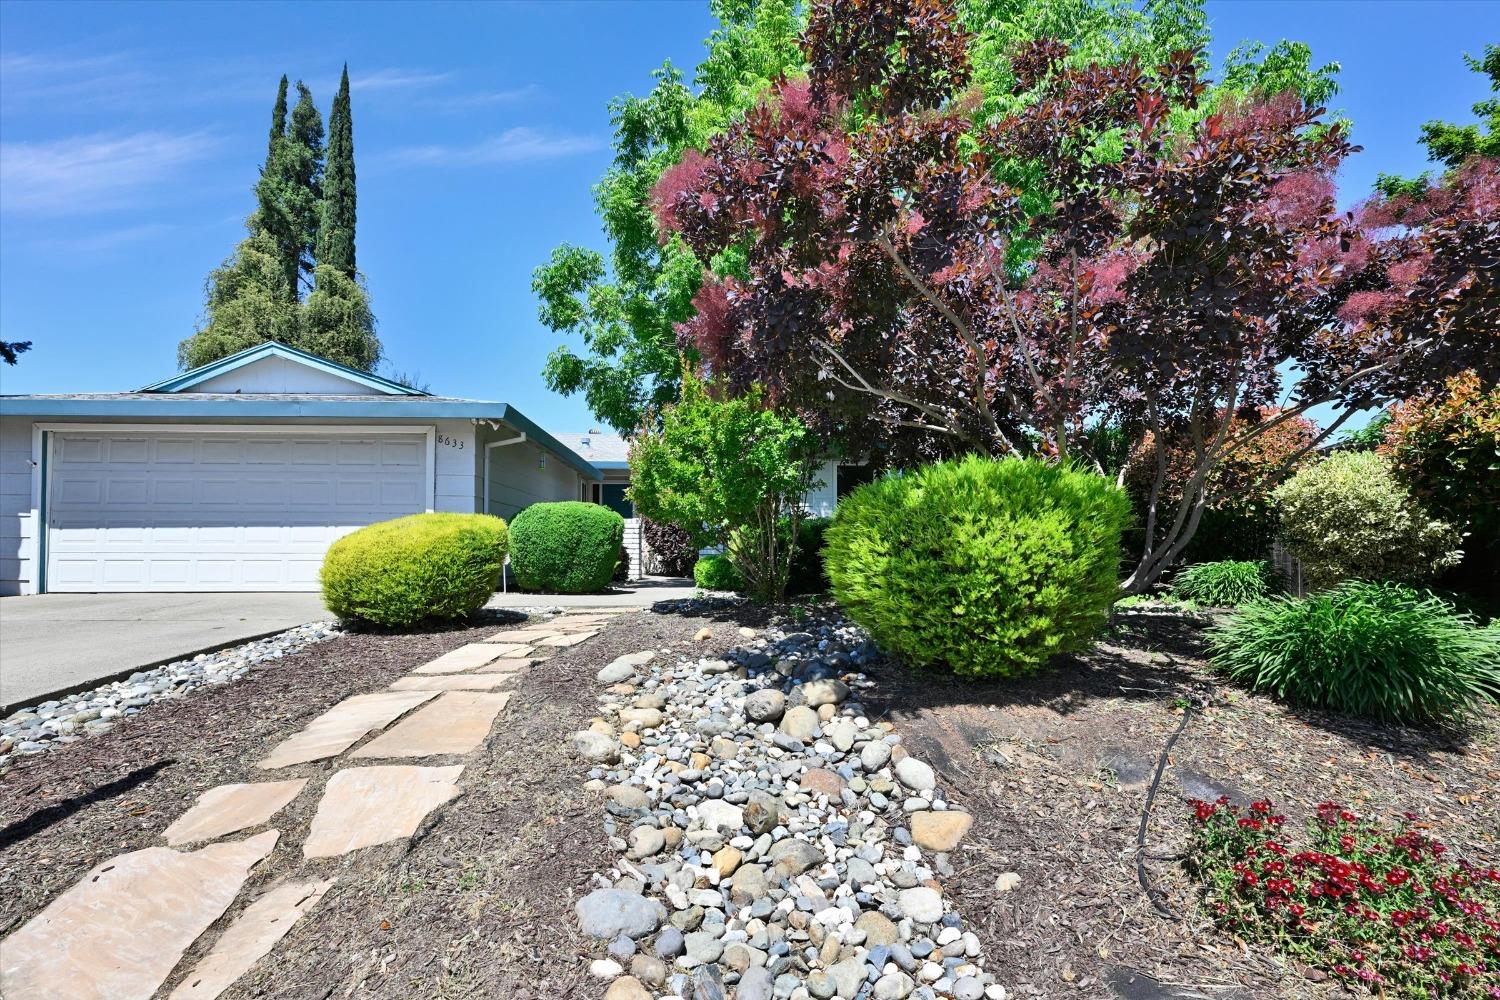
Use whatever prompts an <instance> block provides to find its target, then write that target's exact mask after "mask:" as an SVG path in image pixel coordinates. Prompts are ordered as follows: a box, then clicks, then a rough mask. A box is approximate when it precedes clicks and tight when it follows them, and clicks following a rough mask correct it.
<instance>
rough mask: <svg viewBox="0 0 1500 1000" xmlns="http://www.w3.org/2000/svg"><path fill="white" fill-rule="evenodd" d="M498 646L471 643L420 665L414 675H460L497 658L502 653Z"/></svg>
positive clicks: (488, 643) (497, 644) (485, 643)
mask: <svg viewBox="0 0 1500 1000" xmlns="http://www.w3.org/2000/svg"><path fill="white" fill-rule="evenodd" d="M500 646H501V644H500V643H494V642H471V643H469V644H468V645H467V646H459V647H458V648H457V649H452V650H449V651H448V652H446V653H444V654H443V655H442V656H439V657H438V658H437V659H435V660H433V661H432V662H431V663H424V664H422V665H421V666H420V667H418V668H417V669H416V670H415V671H414V673H418V674H461V673H463V672H464V671H465V670H473V669H474V668H475V667H482V666H484V665H485V664H486V663H489V662H490V661H491V660H493V659H495V658H496V657H498V656H499V655H500V654H501V653H502V652H503V650H502V649H500V648H499V647H500Z"/></svg>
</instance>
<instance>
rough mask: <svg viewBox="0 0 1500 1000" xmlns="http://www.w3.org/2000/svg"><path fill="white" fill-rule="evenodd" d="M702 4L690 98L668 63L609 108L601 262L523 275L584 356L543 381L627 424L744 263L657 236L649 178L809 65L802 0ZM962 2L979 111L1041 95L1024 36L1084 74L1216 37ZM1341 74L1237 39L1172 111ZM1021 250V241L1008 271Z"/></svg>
mask: <svg viewBox="0 0 1500 1000" xmlns="http://www.w3.org/2000/svg"><path fill="white" fill-rule="evenodd" d="M711 7H712V9H713V12H714V14H715V16H717V18H718V19H719V22H720V24H719V27H718V28H717V29H715V31H714V32H713V34H712V35H711V36H710V37H709V38H708V39H707V42H706V44H707V47H708V55H707V57H706V58H705V59H704V61H703V62H702V63H701V64H700V65H699V66H698V68H697V70H696V72H695V74H694V83H695V84H696V85H697V87H698V88H699V89H698V92H697V93H695V92H694V91H693V89H692V88H690V87H688V86H687V85H686V84H685V83H684V82H683V76H682V73H681V72H680V71H679V70H677V69H676V68H674V67H673V66H672V65H671V64H670V63H668V64H666V65H664V66H663V67H662V68H661V69H659V70H658V71H657V72H656V74H655V76H656V81H657V82H656V87H655V88H654V89H653V90H652V91H651V93H650V94H648V95H647V96H646V97H643V98H637V97H630V96H626V97H622V98H618V99H617V100H615V101H614V102H613V103H612V104H611V105H610V118H611V121H612V123H613V125H614V129H615V154H616V155H615V160H614V163H613V164H612V165H611V167H610V169H609V171H608V173H606V174H605V176H604V178H603V179H602V180H601V181H600V182H599V183H598V185H596V186H595V188H594V199H595V206H596V211H597V212H598V215H599V217H600V220H601V222H602V224H603V228H604V234H605V237H606V239H607V241H608V243H609V250H608V253H607V256H606V255H605V254H600V253H598V252H596V251H594V250H591V249H588V248H584V247H578V246H573V245H570V244H564V245H563V246H560V247H558V248H557V249H556V250H554V251H553V252H552V256H551V258H550V259H549V260H548V261H547V263H545V264H543V265H542V266H541V267H539V268H537V270H536V272H535V275H534V279H533V282H532V288H533V291H535V293H536V295H537V298H538V300H539V303H540V306H539V313H540V317H541V320H542V322H543V323H544V324H546V325H547V327H548V328H550V329H552V330H554V331H556V332H558V333H567V334H577V335H578V336H579V337H580V338H581V339H582V341H583V344H582V348H583V349H582V350H581V351H578V350H575V349H574V348H573V346H572V345H570V344H564V345H563V346H560V347H558V348H557V349H556V350H555V351H554V352H553V354H552V355H551V357H550V358H549V359H548V361H547V366H546V369H545V371H544V376H545V378H546V380H547V384H548V386H549V387H550V388H551V389H553V390H554V391H556V392H561V393H563V394H565V395H572V394H574V393H582V394H583V395H584V398H585V400H586V401H587V402H588V404H589V407H590V409H591V410H592V411H593V412H594V414H595V415H596V416H598V418H599V419H600V420H603V421H604V422H606V423H608V424H610V425H611V426H612V427H614V428H615V429H616V430H619V431H620V432H621V433H628V432H630V431H632V430H634V429H635V428H636V427H637V426H639V424H640V421H641V417H642V415H643V414H644V413H645V412H646V410H647V409H649V408H651V407H653V406H660V405H661V404H663V403H667V402H670V401H672V400H674V399H675V398H676V393H677V390H678V385H679V382H678V378H677V375H678V369H679V365H680V363H681V362H680V354H679V343H678V339H677V336H676V334H675V332H674V330H675V327H676V326H677V325H678V324H680V323H682V322H685V321H687V320H689V319H691V318H692V317H693V315H694V313H695V310H694V307H693V304H692V299H693V296H694V295H696V294H697V292H698V289H699V285H700V283H701V281H702V274H703V271H704V269H705V267H707V268H708V269H710V270H712V271H713V272H715V273H717V274H720V275H724V274H732V273H736V269H737V268H739V267H740V266H741V263H740V258H739V257H738V256H737V255H735V254H733V253H726V254H723V255H720V256H718V257H716V258H715V259H713V260H709V261H700V260H699V259H698V258H697V257H695V256H694V255H693V253H692V251H691V250H689V249H688V248H687V246H686V245H685V244H684V243H683V242H682V241H681V240H680V239H679V238H677V237H676V236H675V235H669V234H665V233H663V232H662V231H661V230H659V229H658V227H657V225H656V223H655V220H654V219H653V217H652V213H651V210H650V204H649V202H650V195H651V191H652V189H653V187H654V185H655V184H656V182H657V180H658V179H659V178H660V176H661V174H662V172H663V171H664V169H665V168H666V167H668V166H670V165H671V164H673V163H675V162H676V161H677V160H679V159H680V158H681V157H682V155H683V153H684V152H685V151H687V150H689V149H695V150H699V151H702V150H703V149H705V148H706V145H707V142H708V140H709V139H711V138H712V137H713V136H715V135H718V134H719V133H721V132H722V131H723V130H724V129H725V128H727V127H728V126H729V125H730V124H731V123H732V122H734V121H736V120H738V119H739V118H741V117H742V116H743V115H744V113H745V112H746V111H747V110H748V109H749V108H750V107H752V106H753V105H754V104H755V102H756V101H757V100H758V99H759V98H760V97H762V96H763V95H764V94H765V92H766V90H767V89H768V88H769V87H770V85H771V84H772V83H773V82H774V81H775V80H776V79H777V78H778V77H780V76H782V75H791V76H797V75H800V74H801V73H802V72H803V70H804V68H805V66H804V58H805V56H804V53H803V51H802V49H801V47H800V45H799V40H798V36H799V33H800V32H801V30H802V28H803V26H804V25H805V22H806V12H805V5H800V7H799V5H798V4H797V3H795V2H792V0H711ZM957 7H958V12H959V14H960V17H961V19H962V21H963V23H964V25H965V27H966V28H967V29H968V31H969V33H970V34H971V35H972V40H971V42H970V45H969V62H970V64H971V66H972V67H973V74H972V76H973V83H974V85H975V88H976V90H977V91H978V93H979V94H980V95H981V96H980V103H979V106H978V108H977V109H976V111H975V114H976V117H978V118H979V119H981V120H987V119H989V118H993V117H998V116H1001V115H1003V114H1007V113H1011V112H1014V111H1015V110H1017V109H1019V107H1021V106H1023V105H1024V104H1026V103H1028V102H1030V101H1032V100H1034V99H1035V95H1034V94H1032V93H1031V92H1029V91H1027V90H1025V89H1022V90H1021V91H1020V92H1015V90H1014V87H1015V74H1014V73H1013V71H1012V68H1011V62H1010V56H1011V54H1012V53H1013V52H1014V51H1015V50H1016V49H1017V47H1018V46H1020V45H1022V44H1024V43H1025V42H1029V41H1031V40H1034V39H1037V38H1056V39H1059V40H1061V41H1064V42H1066V43H1068V44H1069V46H1070V47H1071V48H1070V55H1069V60H1070V64H1076V65H1077V66H1080V67H1081V66H1086V65H1090V64H1093V63H1097V62H1109V63H1117V62H1122V61H1124V60H1126V59H1131V58H1134V59H1137V60H1138V61H1139V62H1140V64H1141V65H1142V66H1155V65H1158V64H1160V63H1163V62H1166V61H1167V59H1168V57H1169V56H1170V55H1171V53H1173V52H1174V51H1178V50H1183V49H1198V48H1201V47H1202V46H1204V45H1206V43H1207V42H1208V39H1209V32H1208V19H1207V15H1206V14H1205V12H1204V10H1203V0H1151V2H1149V3H1147V4H1145V5H1144V6H1141V5H1140V4H1138V3H1136V2H1135V0H958V4H957ZM858 8H859V4H858V3H855V4H854V5H853V6H851V8H850V11H851V13H850V16H851V17H856V16H861V14H860V10H859V9H858ZM1337 70H1338V65H1337V64H1336V63H1330V64H1328V65H1325V66H1321V67H1314V66H1313V65H1312V62H1311V53H1310V50H1308V48H1307V46H1305V45H1302V44H1301V43H1295V42H1281V43H1279V44H1277V45H1275V46H1273V47H1271V48H1270V49H1265V48H1264V47H1261V46H1257V45H1247V46H1242V47H1241V48H1239V49H1236V50H1235V52H1234V53H1233V54H1231V56H1230V59H1229V63H1228V64H1227V66H1226V74H1225V76H1226V80H1225V83H1223V84H1221V85H1220V86H1219V87H1218V88H1216V90H1215V93H1214V94H1213V95H1210V100H1207V101H1205V102H1204V103H1203V104H1202V105H1201V108H1202V110H1200V111H1195V112H1191V113H1189V112H1187V111H1185V110H1183V111H1181V112H1180V113H1179V117H1180V118H1183V120H1182V121H1178V122H1175V125H1176V126H1177V127H1179V128H1186V127H1188V125H1190V124H1191V120H1190V119H1193V118H1195V117H1199V116H1201V115H1202V114H1206V113H1208V109H1209V108H1211V107H1214V106H1216V105H1217V103H1218V102H1219V101H1221V100H1222V99H1224V98H1226V97H1230V96H1234V95H1241V96H1248V95H1250V94H1251V93H1257V92H1264V93H1274V92H1278V91H1280V90H1283V89H1287V88H1291V89H1294V90H1296V91H1297V92H1298V93H1300V94H1301V95H1302V96H1304V97H1306V98H1307V99H1309V100H1311V101H1313V102H1314V103H1319V102H1322V101H1324V100H1326V99H1327V98H1329V97H1331V96H1332V95H1333V94H1334V93H1336V91H1337V85H1336V83H1335V82H1334V76H1335V74H1336V73H1337ZM1107 144H1108V139H1107V138H1106V145H1107ZM1009 175H1010V176H1009V179H1010V180H1011V181H1012V182H1014V183H1016V184H1017V186H1018V187H1021V188H1022V189H1023V191H1025V192H1026V194H1025V197H1026V198H1027V199H1028V200H1029V201H1030V202H1032V203H1034V208H1035V210H1036V211H1037V212H1041V211H1043V210H1044V209H1045V208H1046V206H1047V205H1049V204H1050V192H1049V191H1047V189H1046V185H1045V183H1044V181H1045V171H1044V170H1043V168H1042V167H1041V166H1040V165H1039V164H1012V165H1010V168H1009ZM1030 249H1031V248H1030V247H1029V246H1028V245H1027V244H1026V242H1025V241H1017V243H1016V249H1015V254H1014V256H1015V258H1016V260H1015V263H1016V264H1017V265H1019V264H1020V263H1021V261H1022V259H1024V257H1025V256H1026V255H1027V254H1028V253H1029V251H1030ZM689 351H690V352H691V348H689Z"/></svg>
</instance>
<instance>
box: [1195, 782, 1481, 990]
mask: <svg viewBox="0 0 1500 1000" xmlns="http://www.w3.org/2000/svg"><path fill="white" fill-rule="evenodd" d="M1192 806H1193V819H1192V824H1193V848H1192V851H1191V853H1190V856H1189V868H1190V870H1191V871H1192V872H1193V873H1194V874H1195V875H1197V876H1198V877H1199V878H1200V879H1202V880H1203V882H1204V884H1205V890H1206V891H1205V897H1206V903H1207V905H1208V908H1209V911H1210V913H1212V915H1213V918H1214V920H1215V921H1216V922H1217V923H1218V924H1219V926H1220V927H1222V928H1224V930H1226V931H1228V932H1230V933H1233V934H1236V935H1239V936H1240V937H1243V938H1246V939H1250V940H1256V941H1263V942H1265V943H1267V944H1269V945H1270V946H1272V947H1274V948H1275V949H1277V950H1278V951H1281V952H1283V953H1285V954H1288V955H1295V956H1297V957H1298V958H1300V959H1301V960H1302V961H1304V962H1306V963H1307V964H1308V965H1310V966H1315V967H1318V968H1322V969H1327V970H1328V971H1330V972H1332V973H1333V974H1334V975H1335V976H1337V977H1339V978H1340V979H1342V980H1346V981H1348V982H1351V983H1361V984H1365V985H1367V986H1369V987H1370V988H1372V989H1379V990H1381V991H1382V992H1388V993H1391V994H1393V995H1396V996H1402V997H1418V998H1426V997H1433V996H1454V997H1458V996H1483V997H1493V998H1496V1000H1500V870H1497V869H1495V868H1492V867H1481V866H1478V865H1474V864H1472V863H1470V862H1469V861H1467V860H1464V859H1462V858H1460V859H1456V860H1454V859H1450V858H1448V857H1447V855H1448V854H1449V851H1448V849H1447V848H1446V847H1445V846H1444V845H1443V844H1442V843H1441V842H1440V841H1437V840H1434V839H1433V838H1432V837H1429V836H1428V835H1427V834H1426V833H1424V832H1422V830H1420V829H1418V827H1417V821H1418V817H1417V815H1416V814H1415V813H1408V814H1406V815H1405V816H1403V817H1402V820H1401V822H1400V824H1399V825H1397V826H1396V827H1395V828H1394V829H1390V828H1387V827H1386V826H1385V825H1383V824H1381V823H1378V822H1375V821H1372V820H1367V819H1362V818H1361V817H1360V816H1359V815H1358V814H1356V813H1354V812H1352V811H1351V810H1349V809H1348V808H1346V807H1344V806H1343V805H1340V804H1339V803H1336V802H1323V803H1320V804H1319V805H1318V812H1317V816H1316V817H1314V818H1313V819H1311V820H1309V821H1308V836H1307V838H1306V839H1307V845H1306V846H1305V847H1303V848H1301V849H1298V848H1297V846H1296V845H1295V843H1293V842H1292V840H1291V838H1290V837H1288V836H1287V835H1286V831H1285V829H1284V825H1285V822H1286V817H1284V816H1281V815H1278V814H1276V812H1275V810H1274V808H1273V807H1272V805H1271V803H1270V802H1268V801H1265V800H1260V801H1256V802H1252V803H1250V807H1249V809H1248V810H1243V809H1241V808H1240V807H1239V806H1236V805H1233V804H1231V803H1230V801H1229V799H1228V798H1227V797H1221V798H1220V799H1218V800H1217V801H1215V802H1211V803H1210V802H1203V801H1201V800H1199V801H1195V802H1193V803H1192Z"/></svg>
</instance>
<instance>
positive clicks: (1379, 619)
mask: <svg viewBox="0 0 1500 1000" xmlns="http://www.w3.org/2000/svg"><path fill="white" fill-rule="evenodd" d="M1208 643H1209V650H1210V658H1211V661H1212V663H1213V665H1214V666H1215V667H1216V668H1218V669H1219V670H1222V671H1223V672H1225V673H1226V674H1228V675H1229V676H1230V677H1231V678H1232V679H1233V680H1235V681H1236V682H1237V683H1240V684H1243V685H1245V686H1246V687H1249V688H1251V689H1253V690H1256V691H1263V692H1266V693H1268V694H1271V695H1274V696H1275V697H1277V698H1281V699H1283V700H1285V701H1289V702H1292V703H1295V704H1298V705H1306V706H1310V707H1313V708H1329V709H1333V710H1335V711H1340V712H1350V713H1353V714H1356V715H1363V716H1368V717H1370V718H1374V719H1380V720H1383V721H1387V722H1398V723H1432V722H1445V721H1446V722H1454V721H1458V720H1459V719H1460V718H1461V717H1462V716H1464V715H1465V714H1467V713H1468V712H1469V711H1471V710H1472V709H1473V708H1475V707H1476V706H1477V705H1478V704H1479V703H1480V701H1481V700H1482V699H1485V698H1487V697H1490V695H1489V694H1487V690H1490V689H1489V688H1487V685H1493V683H1494V681H1493V678H1494V677H1495V676H1496V671H1497V669H1500V667H1497V664H1500V630H1496V629H1495V628H1493V627H1490V628H1483V629H1482V628H1480V627H1478V624H1477V623H1476V622H1475V620H1474V619H1473V618H1472V617H1470V616H1468V615H1466V614H1462V613H1460V612H1458V611H1457V610H1456V609H1455V608H1454V607H1453V605H1451V604H1449V603H1448V602H1446V601H1444V600H1442V599H1441V598H1439V597H1436V596H1434V595H1433V594H1430V593H1427V592H1425V591H1418V590H1415V589H1413V588H1411V587H1408V586H1404V585H1402V584H1398V583H1369V582H1363V581H1349V582H1347V583H1343V584H1340V585H1339V586H1337V587H1334V588H1332V589H1331V590H1325V591H1320V592H1318V593H1315V594H1312V595H1310V596H1308V597H1302V598H1297V597H1270V598H1264V599H1261V600H1257V601H1252V602H1250V603H1249V604H1246V605H1244V606H1243V607H1241V608H1239V609H1238V611H1236V612H1235V613H1234V614H1233V615H1232V616H1231V617H1230V618H1229V619H1228V620H1226V621H1225V622H1223V623H1221V624H1220V625H1218V626H1217V627H1215V628H1214V629H1212V630H1210V631H1209V633H1208ZM1487 678H1488V680H1487Z"/></svg>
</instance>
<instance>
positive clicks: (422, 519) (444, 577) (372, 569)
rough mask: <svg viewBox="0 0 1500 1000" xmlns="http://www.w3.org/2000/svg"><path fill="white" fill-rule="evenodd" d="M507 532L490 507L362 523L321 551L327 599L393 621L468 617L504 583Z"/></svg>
mask: <svg viewBox="0 0 1500 1000" xmlns="http://www.w3.org/2000/svg"><path fill="white" fill-rule="evenodd" d="M506 534H507V533H506V528H505V522H504V521H502V520H500V518H498V517H490V516H489V515H487V514H451V513H433V514H412V515H411V516H409V517H398V518H396V519H394V520H391V521H381V522H379V523H378V524H372V525H369V526H368V527H364V528H360V529H359V530H358V531H355V532H351V533H350V534H347V535H345V536H344V537H343V538H340V539H339V540H338V541H336V542H334V543H333V544H332V545H331V546H329V548H328V554H327V555H326V556H324V557H323V568H322V571H321V574H320V575H321V580H322V584H323V603H324V604H326V605H328V610H330V611H332V612H333V613H334V614H335V615H337V616H338V617H339V618H340V619H342V620H344V621H354V622H369V623H372V624H375V625H382V626H385V627H387V628H406V627H409V626H411V625H415V624H416V623H418V622H420V621H422V620H424V619H428V618H437V619H444V618H466V617H468V616H469V615H471V614H473V613H474V612H475V611H478V610H479V609H480V608H482V607H483V606H484V603H485V601H487V600H489V598H490V595H491V594H493V593H494V592H495V588H496V587H497V586H498V585H499V583H500V571H501V569H502V568H503V567H504V565H505V547H506Z"/></svg>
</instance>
